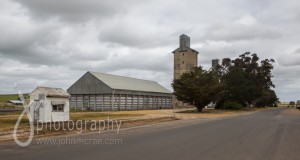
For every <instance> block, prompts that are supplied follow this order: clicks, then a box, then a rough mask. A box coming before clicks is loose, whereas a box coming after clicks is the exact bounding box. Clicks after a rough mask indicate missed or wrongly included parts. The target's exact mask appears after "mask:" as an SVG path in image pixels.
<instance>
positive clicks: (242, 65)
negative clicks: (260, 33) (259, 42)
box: [218, 52, 276, 106]
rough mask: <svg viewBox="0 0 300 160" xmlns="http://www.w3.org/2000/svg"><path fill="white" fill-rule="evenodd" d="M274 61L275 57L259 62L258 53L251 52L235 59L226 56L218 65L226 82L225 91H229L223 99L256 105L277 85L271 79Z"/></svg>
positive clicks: (222, 78) (219, 73)
mask: <svg viewBox="0 0 300 160" xmlns="http://www.w3.org/2000/svg"><path fill="white" fill-rule="evenodd" d="M274 62H275V61H274V60H273V59H265V60H262V61H260V62H259V57H258V56H257V54H255V53H254V54H251V53H250V52H246V53H244V54H241V55H240V56H239V57H238V58H236V59H234V60H231V59H230V58H224V59H223V61H222V64H221V65H219V66H218V75H219V77H220V80H221V82H222V83H224V84H225V88H224V89H225V91H224V93H227V95H226V96H224V98H223V100H222V101H225V100H227V99H230V100H234V101H238V102H240V103H241V104H244V105H247V106H248V105H249V104H253V105H254V106H255V104H256V102H257V101H258V100H259V99H260V98H261V97H262V96H263V94H265V92H266V91H269V90H270V89H271V88H274V87H275V85H274V84H273V82H272V79H271V78H272V77H273V75H272V69H273V68H274V67H273V63H274ZM274 93H275V92H274ZM275 97H276V94H275ZM273 98H274V97H273Z"/></svg>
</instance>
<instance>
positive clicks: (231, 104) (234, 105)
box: [224, 102, 242, 110]
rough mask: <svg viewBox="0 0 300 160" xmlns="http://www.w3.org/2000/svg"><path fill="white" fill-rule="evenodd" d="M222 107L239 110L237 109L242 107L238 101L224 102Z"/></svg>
mask: <svg viewBox="0 0 300 160" xmlns="http://www.w3.org/2000/svg"><path fill="white" fill-rule="evenodd" d="M224 109H234V110H239V109H242V105H241V104H240V103H238V102H225V103H224Z"/></svg>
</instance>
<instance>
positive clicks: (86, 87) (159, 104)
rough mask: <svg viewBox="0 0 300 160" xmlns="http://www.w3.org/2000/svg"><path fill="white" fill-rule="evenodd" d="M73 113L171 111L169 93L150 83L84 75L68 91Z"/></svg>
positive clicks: (98, 74) (119, 77)
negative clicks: (84, 111)
mask: <svg viewBox="0 0 300 160" xmlns="http://www.w3.org/2000/svg"><path fill="white" fill-rule="evenodd" d="M67 91H68V93H69V94H71V99H70V107H71V108H72V109H75V110H102V111H120V110H125V111H128V110H143V109H163V108H172V93H171V92H170V91H169V90H167V89H166V88H164V87H163V86H161V85H160V84H158V83H157V82H154V81H149V80H142V79H136V78H130V77H123V76H117V75H110V74H104V73H98V72H87V73H85V74H84V75H83V76H82V77H81V78H80V79H79V80H78V81H77V82H75V83H74V84H73V85H72V86H71V87H70V88H69V89H68V90H67Z"/></svg>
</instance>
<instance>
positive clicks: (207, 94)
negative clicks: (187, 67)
mask: <svg viewBox="0 0 300 160" xmlns="http://www.w3.org/2000/svg"><path fill="white" fill-rule="evenodd" d="M172 87H173V89H174V94H175V95H176V97H177V99H178V100H180V101H183V102H184V103H189V104H191V105H194V106H195V107H196V108H197V110H198V112H201V111H202V109H203V108H204V107H205V106H206V105H208V104H209V103H210V102H212V101H215V100H216V99H217V97H218V95H219V93H220V92H221V90H222V86H221V83H220V82H219V79H218V77H217V75H216V74H214V73H213V72H212V71H206V70H203V69H202V67H195V68H193V69H192V70H191V71H189V72H186V73H184V74H183V75H182V76H181V77H180V78H178V79H175V80H173V83H172Z"/></svg>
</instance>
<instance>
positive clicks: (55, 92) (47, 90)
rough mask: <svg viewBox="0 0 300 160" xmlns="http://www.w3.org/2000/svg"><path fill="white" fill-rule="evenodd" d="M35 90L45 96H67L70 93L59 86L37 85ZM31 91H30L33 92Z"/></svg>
mask: <svg viewBox="0 0 300 160" xmlns="http://www.w3.org/2000/svg"><path fill="white" fill-rule="evenodd" d="M35 90H39V91H41V92H42V93H44V94H45V95H46V97H65V98H68V97H70V96H71V95H70V94H69V93H68V92H66V91H65V90H63V89H61V88H52V87H37V88H36V89H35ZM35 90H34V91H35ZM34 91H32V93H33V92H34Z"/></svg>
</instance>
